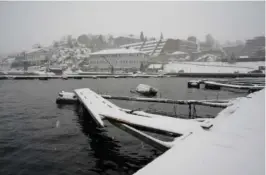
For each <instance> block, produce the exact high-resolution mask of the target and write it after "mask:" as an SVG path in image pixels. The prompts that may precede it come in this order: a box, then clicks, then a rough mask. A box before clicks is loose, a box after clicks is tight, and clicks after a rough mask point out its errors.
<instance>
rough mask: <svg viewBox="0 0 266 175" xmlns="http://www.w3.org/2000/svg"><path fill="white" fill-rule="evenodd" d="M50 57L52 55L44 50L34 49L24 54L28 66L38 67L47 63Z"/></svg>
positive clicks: (47, 50)
mask: <svg viewBox="0 0 266 175" xmlns="http://www.w3.org/2000/svg"><path fill="white" fill-rule="evenodd" d="M51 57H52V53H51V52H50V51H49V49H46V48H36V49H31V50H29V51H26V52H25V60H26V61H27V62H28V63H29V64H30V65H38V64H43V63H44V62H47V61H48V60H49V58H51Z"/></svg>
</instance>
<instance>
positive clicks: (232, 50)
mask: <svg viewBox="0 0 266 175" xmlns="http://www.w3.org/2000/svg"><path fill="white" fill-rule="evenodd" d="M243 48H244V45H237V46H227V47H223V49H224V51H225V52H226V54H227V55H228V56H231V55H232V54H234V55H235V56H236V57H239V56H241V52H242V50H243Z"/></svg>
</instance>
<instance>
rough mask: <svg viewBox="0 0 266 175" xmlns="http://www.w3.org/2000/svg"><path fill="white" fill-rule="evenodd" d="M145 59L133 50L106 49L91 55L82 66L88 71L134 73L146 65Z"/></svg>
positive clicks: (141, 53) (145, 57)
mask: <svg viewBox="0 0 266 175" xmlns="http://www.w3.org/2000/svg"><path fill="white" fill-rule="evenodd" d="M147 58H148V57H147V55H146V54H145V53H143V52H141V51H138V50H135V49H125V48H120V49H108V50H101V51H98V52H94V53H91V54H90V57H89V58H87V59H86V61H85V63H84V65H85V67H86V68H87V70H89V71H110V70H112V69H113V70H114V71H117V70H124V71H136V70H139V69H140V68H141V67H143V65H146V64H147Z"/></svg>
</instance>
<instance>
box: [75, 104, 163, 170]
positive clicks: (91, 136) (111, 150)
mask: <svg viewBox="0 0 266 175" xmlns="http://www.w3.org/2000/svg"><path fill="white" fill-rule="evenodd" d="M76 113H77V115H78V123H79V124H80V126H81V130H82V132H83V133H84V134H85V135H86V136H88V142H89V144H90V147H91V150H90V151H91V152H92V154H93V156H94V157H95V158H96V162H95V167H94V168H93V169H92V171H94V172H97V173H99V174H101V173H107V174H114V173H118V174H132V173H134V172H136V171H137V170H138V169H140V168H142V167H143V166H145V165H146V164H148V163H149V162H150V161H152V160H153V159H154V156H153V157H145V158H141V159H140V158H136V157H132V156H130V155H125V154H124V153H122V151H121V147H122V145H120V142H119V141H118V140H115V139H113V138H111V137H109V136H108V135H107V133H106V132H107V131H106V130H105V129H104V128H97V127H96V125H95V123H94V121H92V120H90V114H89V113H88V112H87V111H86V110H85V109H84V108H83V107H82V106H81V105H79V106H77V108H76ZM157 154H158V153H157ZM90 170H91V169H90Z"/></svg>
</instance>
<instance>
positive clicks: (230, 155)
mask: <svg viewBox="0 0 266 175" xmlns="http://www.w3.org/2000/svg"><path fill="white" fill-rule="evenodd" d="M264 100H265V89H263V90H261V91H259V92H256V93H253V94H250V95H249V96H248V98H246V97H243V98H238V99H237V100H235V101H234V102H233V103H234V104H233V105H232V106H230V107H227V108H226V109H224V110H223V111H221V112H220V113H219V114H218V116H217V117H216V118H215V119H214V120H213V122H212V123H213V127H212V128H211V129H210V130H206V131H204V132H193V133H192V134H191V135H189V136H187V137H186V138H184V139H183V140H179V141H178V142H177V143H176V144H175V145H174V146H173V148H171V149H169V150H168V151H167V152H165V153H164V154H162V155H161V156H160V157H158V158H156V159H155V160H154V161H152V162H151V163H149V164H148V165H147V166H145V167H144V168H142V169H140V170H139V171H138V172H136V173H135V174H136V175H142V174H143V175H144V174H145V175H146V174H153V175H157V174H158V175H159V174H160V175H161V174H167V175H177V174H182V175H198V174H204V175H213V174H216V175H225V174H226V175H235V174H241V175H250V174H256V175H263V174H264V173H265V159H264V156H265V101H264Z"/></svg>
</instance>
